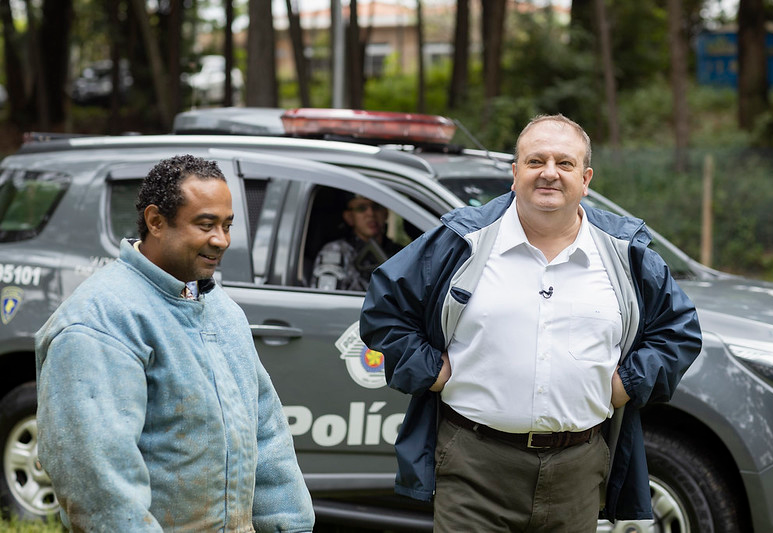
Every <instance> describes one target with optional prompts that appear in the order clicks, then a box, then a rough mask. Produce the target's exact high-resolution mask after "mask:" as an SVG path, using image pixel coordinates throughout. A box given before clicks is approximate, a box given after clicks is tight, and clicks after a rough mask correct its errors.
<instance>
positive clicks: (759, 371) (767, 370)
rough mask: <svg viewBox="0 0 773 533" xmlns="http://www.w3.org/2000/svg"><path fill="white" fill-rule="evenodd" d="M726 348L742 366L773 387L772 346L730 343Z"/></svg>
mask: <svg viewBox="0 0 773 533" xmlns="http://www.w3.org/2000/svg"><path fill="white" fill-rule="evenodd" d="M727 348H728V349H729V350H730V353H731V354H733V356H735V358H736V359H738V360H739V361H740V362H741V363H742V364H743V365H744V366H746V367H747V368H748V369H749V370H751V371H752V372H754V373H755V374H756V375H757V376H759V377H760V378H762V379H763V380H765V382H767V383H768V384H769V385H771V386H773V345H771V344H770V343H748V342H743V344H741V343H740V342H732V341H731V342H728V343H727Z"/></svg>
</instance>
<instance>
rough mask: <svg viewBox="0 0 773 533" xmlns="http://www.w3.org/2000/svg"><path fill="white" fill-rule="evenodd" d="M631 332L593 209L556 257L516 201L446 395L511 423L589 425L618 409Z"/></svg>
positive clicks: (492, 421) (558, 427) (465, 323)
mask: <svg viewBox="0 0 773 533" xmlns="http://www.w3.org/2000/svg"><path fill="white" fill-rule="evenodd" d="M580 209H582V208H580ZM540 291H545V292H542V293H541V292H540ZM622 331H623V326H622V318H621V314H620V308H619V305H618V301H617V298H616V297H615V293H614V289H613V288H612V284H611V283H610V281H609V277H608V276H607V273H606V270H605V269H604V266H603V264H602V262H601V258H600V257H599V253H598V250H597V248H596V245H595V243H594V242H593V237H592V236H591V234H590V230H589V228H588V221H587V217H586V216H585V212H584V211H582V223H581V225H580V230H579V232H578V234H577V238H576V239H575V241H574V242H573V243H572V244H571V245H570V246H568V247H567V248H566V249H564V250H563V251H562V252H561V253H559V254H558V256H556V257H555V259H553V261H551V262H550V263H548V261H547V260H546V258H545V256H544V254H543V253H542V252H541V251H540V250H539V249H537V248H535V247H534V246H532V245H531V244H529V242H528V240H527V238H526V234H525V233H524V231H523V227H522V226H521V223H520V220H519V218H518V213H517V208H516V202H513V203H512V205H511V206H510V208H508V210H507V212H506V213H505V215H504V218H503V219H502V223H501V225H500V229H499V234H498V236H497V240H496V242H495V244H494V247H493V249H492V251H491V254H490V256H489V258H488V261H487V263H486V266H485V267H484V270H483V274H482V276H481V279H480V281H479V283H478V286H477V287H476V289H475V291H473V295H472V297H471V298H470V300H469V302H468V304H467V307H466V308H465V310H464V311H463V312H462V314H461V317H460V320H459V324H458V326H457V328H456V331H455V333H454V337H453V338H452V339H451V343H450V345H449V347H448V355H449V359H450V363H451V379H450V380H449V381H448V383H446V385H445V388H444V389H443V391H442V393H441V394H442V399H443V401H444V402H445V403H447V404H449V405H450V406H451V407H452V408H453V409H454V410H456V411H457V412H458V413H460V414H462V415H464V416H466V417H467V418H469V419H471V420H474V421H475V422H479V423H481V424H485V425H487V426H490V427H493V428H496V429H499V430H501V431H507V432H511V433H526V432H529V431H582V430H585V429H588V428H590V427H593V426H595V425H596V424H598V423H600V422H602V421H603V420H604V419H606V418H607V417H609V416H611V415H612V411H613V408H612V405H611V399H612V375H613V374H614V371H615V368H616V366H617V363H618V360H619V359H620V340H621V337H622Z"/></svg>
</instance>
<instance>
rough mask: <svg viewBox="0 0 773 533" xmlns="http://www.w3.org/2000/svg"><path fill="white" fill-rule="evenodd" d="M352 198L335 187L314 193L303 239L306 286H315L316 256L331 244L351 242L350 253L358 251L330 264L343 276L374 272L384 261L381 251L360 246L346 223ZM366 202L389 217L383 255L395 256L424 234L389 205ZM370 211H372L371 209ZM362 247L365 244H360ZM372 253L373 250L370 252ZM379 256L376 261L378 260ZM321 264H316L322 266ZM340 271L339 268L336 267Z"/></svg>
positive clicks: (303, 277) (324, 188)
mask: <svg viewBox="0 0 773 533" xmlns="http://www.w3.org/2000/svg"><path fill="white" fill-rule="evenodd" d="M351 198H352V194H351V193H349V192H347V191H344V190H341V189H336V188H333V187H318V188H317V189H316V191H315V192H314V194H313V199H312V205H311V209H310V211H309V213H308V217H307V224H306V231H305V239H304V243H305V246H304V251H303V267H302V268H303V272H302V279H303V284H304V285H313V286H316V285H314V284H313V283H312V280H314V278H315V275H314V265H315V259H316V258H317V255H318V254H319V253H320V250H322V248H323V247H324V246H325V245H326V244H328V243H332V242H334V241H337V242H341V241H346V242H347V243H349V245H350V246H348V247H347V248H350V249H351V250H356V251H357V253H356V254H354V256H353V257H351V258H349V259H351V261H346V262H345V263H344V259H343V258H338V259H337V260H336V264H335V265H329V266H331V267H341V269H343V268H344V264H346V266H347V268H348V269H346V270H345V271H343V270H342V271H341V272H340V273H339V274H340V275H341V276H350V275H353V274H354V272H353V269H358V270H362V271H363V272H365V271H372V269H373V266H374V264H375V263H374V261H376V262H381V261H383V259H384V256H382V255H381V252H382V250H381V249H380V248H381V247H379V248H376V251H377V252H378V253H369V248H367V247H366V246H362V247H361V246H358V245H357V244H356V243H358V242H359V241H358V239H356V238H355V237H354V234H353V231H352V228H351V227H349V226H348V225H347V223H345V222H344V218H343V212H344V210H345V209H346V206H347V201H348V200H350V199H351ZM363 200H367V201H366V202H365V203H369V204H371V205H379V208H381V209H383V210H384V215H385V216H386V221H387V222H386V230H385V233H384V238H385V239H386V240H385V241H384V243H385V244H386V243H389V246H385V248H384V250H383V252H384V254H385V256H386V257H389V256H390V255H392V254H393V253H394V252H395V251H396V250H397V249H398V248H402V247H403V246H405V245H406V244H408V243H410V242H411V241H412V240H413V239H414V238H416V237H417V236H418V235H419V234H420V233H421V232H420V231H419V230H418V229H417V228H415V227H414V226H413V225H412V224H410V223H409V222H408V221H406V220H404V219H403V218H402V217H401V216H400V215H398V214H397V213H396V212H394V211H393V210H390V209H388V206H380V204H377V203H375V202H370V201H369V199H365V198H363ZM369 209H372V208H370V207H369ZM359 244H360V245H361V244H363V243H361V242H359ZM371 252H372V250H371ZM377 255H378V256H379V259H378V260H376V259H375V257H376V256H377ZM320 262H321V258H320V261H318V262H317V266H319V263H320ZM333 270H337V268H333ZM355 290H359V289H355Z"/></svg>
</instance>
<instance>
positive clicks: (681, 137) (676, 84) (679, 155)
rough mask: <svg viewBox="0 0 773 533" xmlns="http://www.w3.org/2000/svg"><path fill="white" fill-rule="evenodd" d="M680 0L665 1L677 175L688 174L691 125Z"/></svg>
mask: <svg viewBox="0 0 773 533" xmlns="http://www.w3.org/2000/svg"><path fill="white" fill-rule="evenodd" d="M684 22H685V19H684V15H683V12H682V0H668V44H669V49H670V50H671V94H672V99H673V111H672V113H673V115H672V116H673V120H674V137H675V139H674V140H675V146H676V152H675V154H674V156H675V157H674V159H675V164H676V165H675V166H676V171H677V172H686V171H687V145H688V143H689V137H690V129H689V128H690V124H689V116H688V109H687V76H688V74H687V40H686V38H685V35H684V30H683V28H684Z"/></svg>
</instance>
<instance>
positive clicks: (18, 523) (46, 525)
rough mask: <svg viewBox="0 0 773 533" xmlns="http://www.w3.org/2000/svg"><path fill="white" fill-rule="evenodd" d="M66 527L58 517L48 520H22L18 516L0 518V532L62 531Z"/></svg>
mask: <svg viewBox="0 0 773 533" xmlns="http://www.w3.org/2000/svg"><path fill="white" fill-rule="evenodd" d="M63 531H65V529H64V528H63V527H62V524H61V522H59V519H58V518H56V517H51V518H49V519H48V520H47V521H45V522H42V521H31V522H28V521H22V520H19V519H18V518H15V517H13V518H10V519H6V520H0V533H62V532H63Z"/></svg>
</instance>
